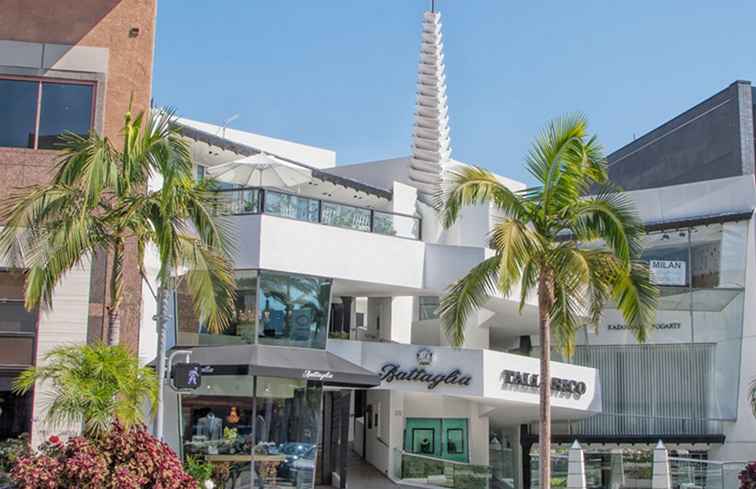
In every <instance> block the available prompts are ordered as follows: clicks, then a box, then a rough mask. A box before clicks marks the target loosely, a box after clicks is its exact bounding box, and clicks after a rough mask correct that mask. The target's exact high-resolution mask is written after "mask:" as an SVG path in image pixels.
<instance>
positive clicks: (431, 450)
mask: <svg viewBox="0 0 756 489" xmlns="http://www.w3.org/2000/svg"><path fill="white" fill-rule="evenodd" d="M468 448H469V447H468V439H467V419H465V418H407V419H406V421H405V429H404V451H406V452H409V453H416V454H418V455H425V456H427V457H435V458H442V459H446V460H454V461H456V462H467V461H468V459H469V449H468Z"/></svg>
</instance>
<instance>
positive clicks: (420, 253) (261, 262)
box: [233, 215, 424, 289]
mask: <svg viewBox="0 0 756 489" xmlns="http://www.w3.org/2000/svg"><path fill="white" fill-rule="evenodd" d="M233 221H234V223H235V225H236V227H237V229H238V234H239V240H238V242H239V244H238V251H237V253H236V255H235V257H234V262H235V266H236V268H264V269H267V270H280V271H286V272H289V273H301V274H307V275H315V276H320V277H332V278H335V279H344V280H354V281H359V282H370V283H374V284H385V285H388V286H394V287H410V288H417V289H419V288H421V287H422V281H423V257H424V244H423V243H422V242H420V241H414V240H410V239H401V238H395V237H392V236H383V235H380V234H373V233H365V232H360V231H354V230H350V229H343V228H338V227H333V226H324V225H322V224H315V223H308V222H302V221H296V220H293V219H285V218H281V217H274V216H267V215H262V216H259V215H257V216H237V217H234V218H233Z"/></svg>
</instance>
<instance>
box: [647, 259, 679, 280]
mask: <svg viewBox="0 0 756 489" xmlns="http://www.w3.org/2000/svg"><path fill="white" fill-rule="evenodd" d="M685 265H686V263H685V262H684V261H680V260H649V262H648V268H649V271H650V272H651V281H652V282H653V283H655V284H657V285H688V273H687V267H686V266H685Z"/></svg>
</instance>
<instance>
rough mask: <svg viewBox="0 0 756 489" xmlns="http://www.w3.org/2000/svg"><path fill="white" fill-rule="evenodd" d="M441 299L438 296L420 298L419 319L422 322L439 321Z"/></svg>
mask: <svg viewBox="0 0 756 489" xmlns="http://www.w3.org/2000/svg"><path fill="white" fill-rule="evenodd" d="M440 303H441V302H440V298H439V297H438V296H420V297H418V304H419V319H420V321H423V320H426V319H438V318H439V311H438V308H439V305H440Z"/></svg>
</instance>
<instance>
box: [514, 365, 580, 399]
mask: <svg viewBox="0 0 756 489" xmlns="http://www.w3.org/2000/svg"><path fill="white" fill-rule="evenodd" d="M501 378H502V382H504V384H505V385H514V386H522V387H529V388H533V389H537V388H538V387H540V385H541V382H540V379H539V375H538V374H531V373H528V372H517V371H515V370H504V371H503V372H502V373H501ZM587 390H588V386H586V384H585V382H582V381H578V380H573V379H560V378H557V377H552V378H551V391H552V392H554V393H565V394H577V395H579V396H582V395H583V394H585V393H586V391H587Z"/></svg>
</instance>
